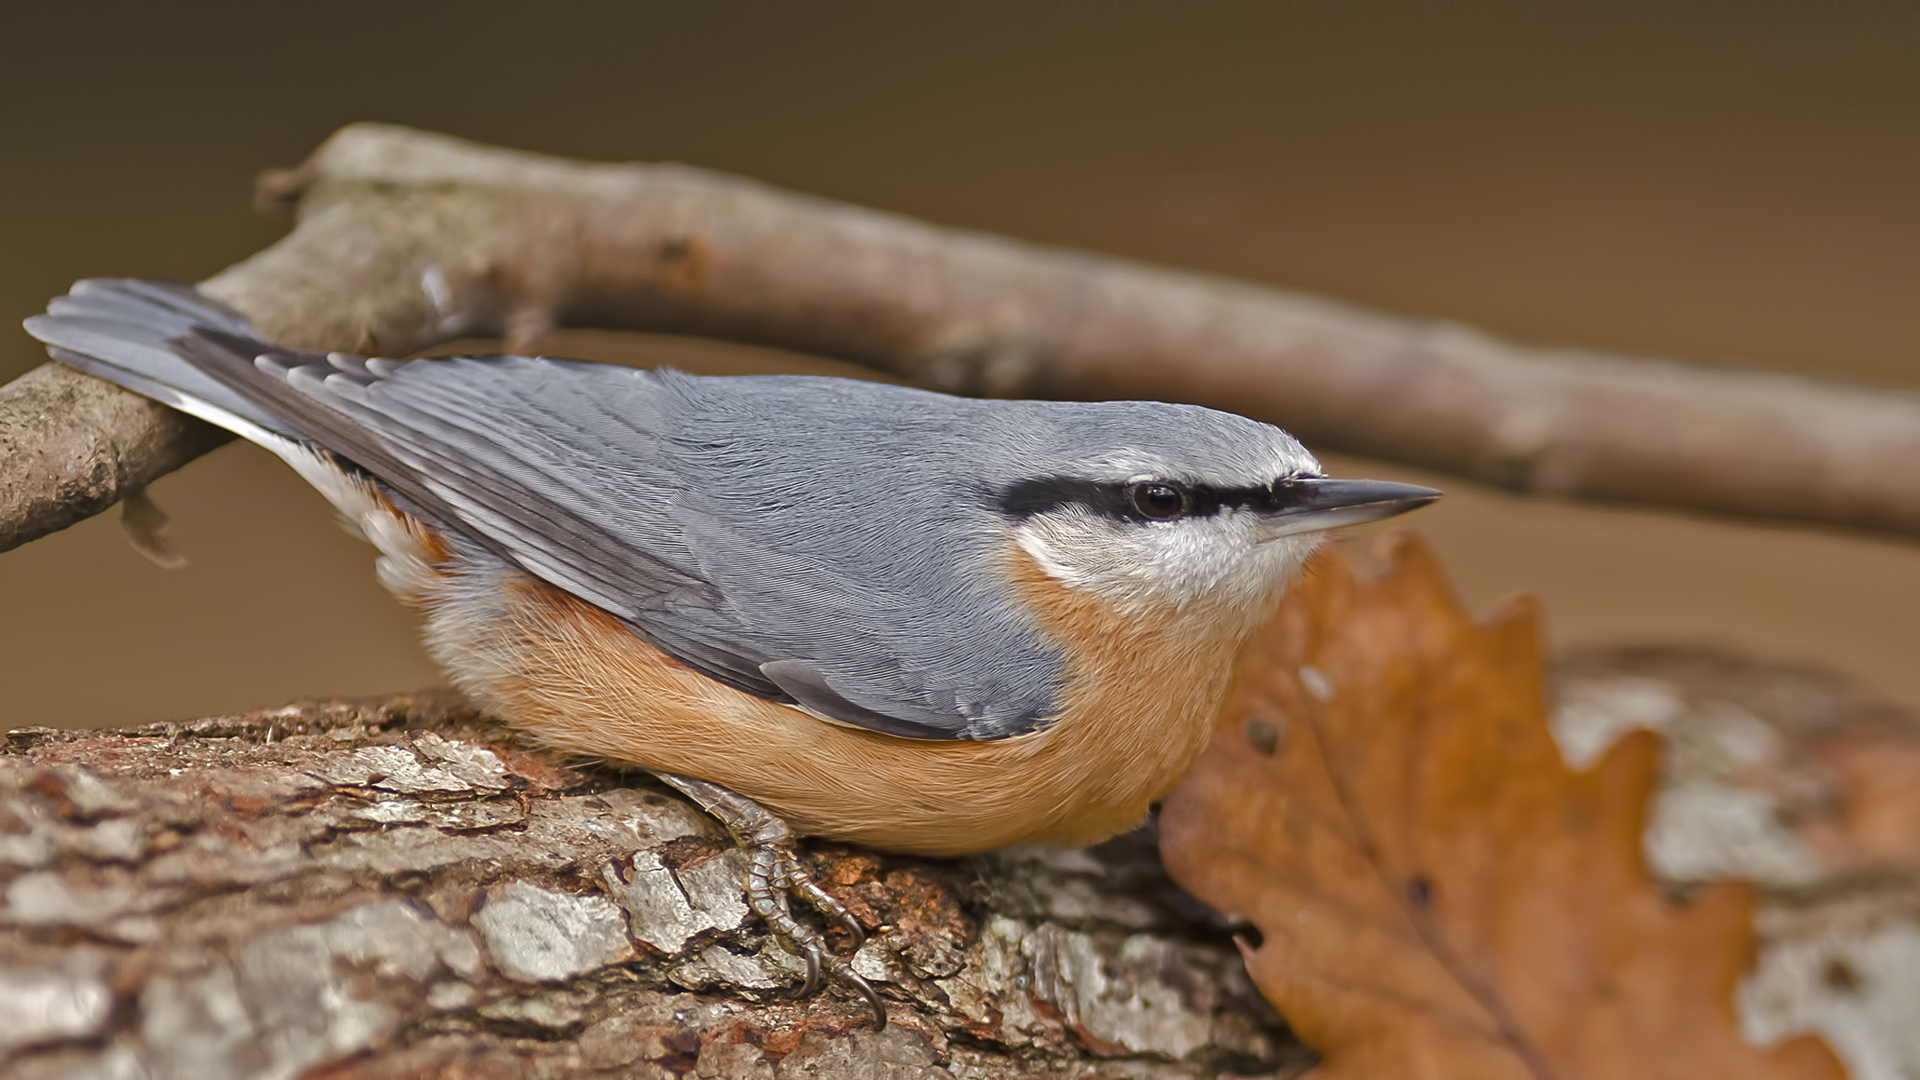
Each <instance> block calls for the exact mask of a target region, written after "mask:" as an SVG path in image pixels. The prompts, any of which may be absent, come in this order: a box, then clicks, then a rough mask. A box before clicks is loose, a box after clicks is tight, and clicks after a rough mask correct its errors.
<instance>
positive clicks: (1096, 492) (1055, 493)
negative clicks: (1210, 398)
mask: <svg viewBox="0 0 1920 1080" xmlns="http://www.w3.org/2000/svg"><path fill="white" fill-rule="evenodd" d="M1143 485H1165V486H1168V487H1176V488H1178V489H1179V490H1180V491H1181V492H1182V493H1184V495H1185V496H1186V508H1185V509H1184V510H1183V511H1182V512H1180V513H1177V514H1175V515H1172V516H1171V517H1165V516H1158V517H1156V516H1149V515H1148V514H1145V513H1142V512H1141V509H1140V507H1139V505H1138V504H1137V503H1136V502H1135V492H1136V489H1138V488H1140V487H1141V486H1143ZM1306 496H1307V490H1306V487H1305V485H1298V484H1293V483H1290V482H1288V481H1287V480H1278V481H1275V482H1274V483H1273V484H1271V485H1265V484H1263V485H1258V486H1251V485H1250V486H1247V487H1214V486H1212V485H1209V484H1181V483H1177V482H1176V481H1171V480H1149V481H1141V482H1137V483H1109V482H1105V481H1099V480H1083V479H1079V478H1077V477H1068V476H1042V477H1036V478H1034V479H1031V480H1022V481H1020V482H1019V483H1016V484H1014V485H1012V486H1011V487H1009V488H1007V489H1006V490H1005V491H1003V492H1000V493H999V495H998V496H997V498H996V500H995V501H996V502H997V503H998V504H999V509H1000V512H1001V513H1003V514H1006V515H1007V516H1008V517H1010V518H1013V519H1014V520H1016V521H1025V520H1026V519H1028V518H1030V517H1033V516H1034V515H1036V514H1044V513H1047V512H1049V511H1055V510H1064V509H1066V508H1068V507H1076V506H1077V507H1079V508H1081V509H1083V510H1091V511H1093V512H1094V513H1097V514H1100V515H1102V516H1104V517H1110V518H1114V519H1116V520H1119V521H1136V522H1138V521H1156V520H1159V521H1170V520H1173V519H1174V518H1180V517H1210V516H1212V515H1214V514H1217V513H1219V512H1220V511H1221V510H1222V509H1223V508H1227V507H1244V508H1247V509H1251V510H1257V511H1261V512H1264V513H1273V512H1276V511H1280V510H1285V509H1286V508H1287V507H1289V506H1292V505H1296V504H1298V503H1299V502H1300V501H1301V500H1303V499H1304V498H1306Z"/></svg>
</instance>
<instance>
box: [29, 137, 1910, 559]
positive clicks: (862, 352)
mask: <svg viewBox="0 0 1920 1080" xmlns="http://www.w3.org/2000/svg"><path fill="white" fill-rule="evenodd" d="M262 190H263V192H264V193H265V194H266V195H268V196H269V197H274V198H280V199H285V200H297V201H298V205H299V223H298V226H297V227H296V228H295V229H294V230H293V232H292V233H290V234H289V235H288V236H287V237H286V238H284V239H283V240H281V241H280V242H279V243H277V244H275V245H274V246H272V247H270V248H268V249H266V250H265V251H262V252H260V253H259V254H257V255H255V256H253V257H252V258H250V259H248V260H246V261H245V262H242V263H240V264H238V265H236V266H234V267H232V268H230V269H228V270H226V271H224V272H222V273H220V274H219V275H217V276H215V277H214V278H213V279H211V280H210V281H208V282H206V283H205V285H204V288H206V290H207V291H208V292H209V293H211V294H213V295H215V296H217V297H219V298H221V299H223V300H226V301H228V302H229V303H231V304H233V305H234V306H235V307H238V308H239V309H240V310H242V311H244V312H246V313H247V314H248V315H250V316H251V317H252V318H253V319H254V320H255V321H256V323H257V325H258V326H259V327H260V328H261V329H262V330H263V331H264V332H266V333H267V334H269V335H270V336H274V337H277V338H279V339H280V340H282V341H283V342H285V343H287V344H291V345H305V346H313V347H325V348H334V349H350V350H356V351H377V352H381V353H385V354H388V355H397V354H404V353H407V352H410V351H413V350H416V349H419V348H422V347H425V346H428V345H432V344H434V343H436V342H440V341H445V340H448V339H451V338H454V337H460V336H470V335H491V334H498V335H503V336H505V337H506V338H507V339H508V340H509V341H510V342H526V341H529V340H532V339H533V338H535V337H538V336H539V335H540V334H541V333H544V332H545V331H547V330H549V329H551V328H554V327H557V326H583V327H584V326H590V327H602V328H610V329H632V330H648V331H666V332H675V333H688V334H700V335H706V336H710V337H716V338H726V339H731V340H736V341H747V342H757V343H763V344H771V345H778V346H783V347H786V348H791V349H798V350H803V351H807V352H812V353H818V354H821V355H825V356H833V357H839V358H843V359H848V360H853V361H856V362H859V363H863V364H867V365H871V366H873V367H876V368H880V369H884V370H887V371H891V372H894V373H897V374H900V375H903V376H905V377H907V378H909V379H911V380H913V381H916V382H918V383H921V384H923V385H928V386H932V387H936V388H939V389H943V390H950V391H956V392H961V393H973V394H992V395H1003V396H1013V395H1019V396H1042V397H1045V396H1058V397H1082V398H1100V397H1144V398H1163V399H1170V400H1186V401H1195V402H1199V403H1202V404H1207V405H1214V406H1219V407H1223V408H1229V409H1233V410H1236V411H1239V412H1243V413H1246V414H1248V415H1251V416H1256V417H1259V418H1261V419H1264V420H1270V421H1273V422H1275V423H1278V424H1281V425H1282V426H1285V427H1287V428H1288V429H1289V430H1292V431H1293V432H1295V433H1296V434H1298V435H1300V436H1301V437H1302V438H1303V439H1305V440H1306V441H1308V442H1309V443H1310V444H1313V445H1316V446H1319V447H1323V448H1326V449H1329V450H1340V451H1349V452H1353V453H1359V454H1367V455H1373V456H1376V457H1381V458H1386V459H1389V460H1397V461H1404V462H1408V463H1410V464H1415V465H1420V466H1424V467H1428V468H1434V469H1440V470H1443V471H1449V472H1453V473H1457V474H1459V475H1462V476H1468V477H1472V478H1475V479H1478V480H1482V481H1485V482H1488V483H1492V484H1497V485H1500V486H1503V487H1508V488H1512V489H1515V490H1520V491H1526V492H1534V493H1539V494H1545V495H1554V496H1568V497H1585V498H1598V499H1614V500H1628V501H1638V502H1646V503H1655V504H1663V505H1668V506H1679V507H1689V508H1696V509H1701V510H1710V511H1717V512H1723V513H1736V514H1748V515H1759V516H1768V517H1780V518H1788V519H1797V520H1803V521H1814V522H1823V523H1829V524H1838V525H1847V526H1854V527H1860V528H1870V529H1883V530H1888V531H1893V532H1902V533H1908V534H1920V393H1915V392H1912V391H1908V390H1901V389H1892V388H1873V387H1869V386H1865V385H1857V384H1850V383H1845V382H1840V381H1837V380H1823V379H1815V378H1808V377H1800V376H1793V375H1785V374H1776V373H1769V372H1762V371H1756V370H1747V369H1739V368H1722V367H1706V366H1695V365H1687V364H1681V363H1675V362H1669V361H1659V360H1645V359H1631V358H1626V357H1619V356H1608V355H1602V354H1597V353H1589V352H1577V351H1573V350H1551V349H1538V348H1526V347H1521V346H1516V345H1512V344H1509V343H1505V342H1502V341H1499V340H1496V339H1493V338H1490V337H1487V336H1484V335H1482V334H1479V333H1476V332H1474V331H1471V330H1468V329H1465V328H1463V327H1459V326H1455V325H1451V324H1446V323H1439V322H1433V321H1426V320H1416V319H1408V318H1400V317H1395V316H1389V315H1384V314H1379V313H1375V312H1369V311H1363V310H1359V309H1356V308H1351V307H1346V306H1343V305H1339V304H1335V303H1332V302H1329V301H1326V300H1321V299H1317V298H1313V297H1309V296H1303V295H1299V294H1294V293H1288V292H1284V291H1281V290H1277V289H1269V288H1261V287H1256V286H1252V285H1245V284H1237V283H1234V282H1230V281H1224V280H1220V279H1215V278H1208V277H1203V276H1200V275H1195V274H1188V273H1181V272H1177V271H1171V270H1162V269H1155V268H1152V267H1147V266H1142V265H1138V264H1134V263H1129V262H1125V261H1122V260H1118V259H1109V258H1101V257H1096V256H1091V255H1085V254H1077V253H1073V252H1067V251H1058V250H1052V249H1047V248H1041V247H1036V246H1033V245H1028V244H1022V243H1018V242H1015V241H1011V240H1005V239H1001V238H997V237H992V236H987V235H982V234H977V233H967V232H959V231H955V230H949V229H941V228H936V227H933V226H929V225H925V224H922V223H919V222H916V221H911V220H908V219H905V218H901V217H896V216H892V215H888V214H881V213H877V212H873V211H869V210H863V209H860V208H857V207H852V206H846V205H843V204H838V203H832V202H828V201H824V200H820V199H813V198H807V197H804V196H800V195H794V194H790V193H786V192H781V191H777V190H774V189H771V188H767V187H764V186H762V185H759V184H755V183H752V182H750V181H746V180H740V179H736V178H732V177H726V176H720V175H716V174H712V173H707V172H702V171H699V170H696V169H691V168H686V167H683V166H678V165H590V164H582V163H577V162H570V161H563V160H558V159H552V158H545V157H539V156H536V155H532V154H525V153H518V152H513V151H506V150H498V149H492V148H488V147H482V146H476V145H473V144H469V143H464V142H460V141H458V140H454V139H450V138H447V137H444V136H439V135H431V134H425V133H421V132H415V131H410V130H406V129H402V128H396V127H388V126H381V125H372V124H360V125H355V126H352V127H348V128H345V129H343V130H342V131H340V132H339V133H337V134H335V135H334V136H333V137H332V138H331V139H329V140H328V141H327V142H326V143H325V144H324V145H323V146H321V147H320V149H319V150H318V151H316V152H315V154H314V155H313V157H312V158H311V159H309V160H308V161H307V162H306V163H305V164H304V165H302V166H301V167H300V168H298V169H295V170H292V171H290V172H287V173H281V174H274V175H270V176H269V177H267V178H266V179H265V180H264V181H263V186H262ZM31 378H33V379H35V380H39V381H38V382H33V383H28V382H25V381H23V382H21V383H15V384H14V385H13V386H11V387H9V388H7V389H5V390H0V446H3V447H6V448H8V449H11V450H12V451H13V452H12V453H10V454H9V455H8V456H7V458H6V460H5V464H4V466H0V468H4V469H5V474H4V477H5V478H4V481H0V484H3V485H4V486H0V549H3V548H6V547H11V546H14V545H16V544H19V543H23V542H25V541H26V540H28V539H31V538H32V537H34V536H38V535H41V534H44V533H46V532H49V531H51V530H53V529H57V528H61V527H64V526H65V525H67V524H71V523H72V522H73V521H74V520H77V519H78V518H79V517H83V516H85V515H86V514H88V513H92V512H95V511H97V510H98V509H99V508H101V507H103V506H105V505H108V504H110V503H111V502H112V501H113V500H114V499H115V498H117V497H118V495H119V493H120V492H121V491H123V490H125V489H126V488H128V487H133V486H138V485H139V484H143V483H145V482H146V481H148V480H151V479H152V478H153V477H154V476H156V475H159V474H160V473H162V472H164V471H166V470H167V469H168V468H171V467H175V466H177V465H178V464H179V463H180V462H181V461H184V460H186V459H187V458H190V457H191V456H193V454H194V453H195V452H198V451H201V450H204V449H205V448H206V447H207V446H209V445H211V442H210V441H209V440H208V439H207V438H206V437H205V436H204V435H203V434H199V433H193V434H189V433H190V432H193V431H194V429H193V428H192V426H191V425H187V424H184V423H181V422H178V421H167V422H166V423H168V424H171V426H170V427H162V426H160V425H161V424H162V421H161V420H160V419H159V417H158V414H157V413H156V412H155V411H154V410H151V409H132V408H131V407H130V406H127V405H124V404H120V405H110V404H108V403H109V402H110V401H112V400H113V399H114V398H115V397H116V395H117V393H118V392H117V391H116V392H110V391H108V390H107V389H105V388H102V387H92V386H89V387H87V388H86V389H85V390H81V389H78V386H79V385H80V383H79V382H78V381H77V380H73V379H70V378H69V379H66V380H65V382H64V383H60V384H58V385H60V386H62V387H65V389H63V390H62V393H63V394H64V395H66V396H65V397H63V398H62V399H61V400H63V401H65V402H67V403H68V404H67V405H66V406H64V407H67V408H71V409H73V410H76V416H77V419H76V420H75V421H74V422H72V423H66V424H63V423H60V422H58V421H57V420H53V421H50V420H49V419H48V417H49V416H50V415H51V414H50V413H49V412H48V409H49V408H51V407H52V406H50V405H49V404H48V402H47V401H46V396H47V395H46V392H45V389H46V387H45V380H47V379H49V378H51V376H47V375H45V374H40V375H36V376H32V377H31ZM36 417H38V418H40V419H38V420H36V419H35V418H36ZM23 451H26V452H23ZM76 477H79V478H83V479H80V480H76V479H75V478H76Z"/></svg>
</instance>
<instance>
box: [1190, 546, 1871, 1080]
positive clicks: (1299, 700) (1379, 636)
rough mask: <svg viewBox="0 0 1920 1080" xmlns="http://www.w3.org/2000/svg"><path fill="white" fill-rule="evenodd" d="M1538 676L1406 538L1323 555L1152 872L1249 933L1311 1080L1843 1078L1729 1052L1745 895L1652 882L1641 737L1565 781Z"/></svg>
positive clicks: (1523, 630)
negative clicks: (1680, 897)
mask: <svg viewBox="0 0 1920 1080" xmlns="http://www.w3.org/2000/svg"><path fill="white" fill-rule="evenodd" d="M1542 681H1543V677H1542V669H1541V662H1540V655H1539V645H1538V641H1537V636H1536V633H1535V628H1534V618H1533V614H1532V611H1531V608H1530V607H1527V606H1525V605H1517V606H1515V607H1514V608H1512V609H1510V610H1509V611H1507V612H1505V613H1503V614H1501V615H1499V616H1497V617H1496V618H1495V619H1494V620H1493V621H1492V622H1491V624H1490V625H1488V626H1485V627H1480V626H1475V625H1474V624H1473V623H1471V622H1470V621H1469V620H1468V619H1467V618H1466V616H1465V615H1464V614H1463V613H1462V612H1461V610H1460V609H1459V607H1458V606H1457V605H1456V604H1455V603H1454V601H1453V599H1452V597H1451V596H1450V595H1449V593H1448V591H1447V588H1446V585H1445V583H1444V582H1443V581H1442V579H1441V575H1440V572H1439V569H1438V567H1437V566H1436V565H1435V564H1434V561H1433V559H1432V557H1431V556H1430V555H1429V554H1427V552H1426V551H1425V550H1424V549H1423V548H1421V547H1419V546H1417V545H1416V544H1414V543H1413V542H1411V541H1406V540H1403V541H1401V542H1400V543H1399V544H1398V545H1397V547H1396V548H1395V550H1394V552H1393V559H1392V567H1391V569H1390V570H1389V571H1388V572H1387V573H1385V574H1384V575H1382V576H1381V577H1379V578H1376V579H1371V580H1359V579H1357V578H1356V576H1355V574H1354V572H1353V570H1352V568H1351V567H1350V566H1349V565H1348V564H1347V563H1346V562H1345V561H1344V560H1342V559H1341V558H1340V557H1339V556H1338V555H1334V554H1328V555H1326V556H1323V557H1322V558H1320V559H1318V560H1316V561H1315V563H1314V564H1313V565H1312V567H1311V568H1310V569H1309V573H1308V576H1307V578H1306V580H1304V581H1302V582H1301V583H1300V584H1299V585H1298V586H1296V587H1295V588H1294V589H1293V590H1292V592H1291V593H1290V594H1289V596H1288V597H1287V600H1286V602H1285V604H1284V605H1283V606H1282V608H1281V610H1280V612H1279V614H1278V615H1277V616H1276V617H1275V618H1274V620H1273V622H1272V623H1271V624H1270V625H1269V626H1268V627H1267V628H1266V629H1265V630H1263V631H1262V632H1261V633H1260V634H1259V635H1258V636H1257V637H1256V639H1255V640H1254V641H1253V642H1252V643H1251V644H1250V645H1249V647H1248V650H1247V653H1246V655H1245V656H1244V657H1243V659H1242V662H1241V667H1240V671H1239V675H1238V679H1237V682H1236V684H1235V688H1234V690H1233V693H1232V694H1231V696H1230V697H1229V699H1228V702H1227V705H1226V707H1225V709H1224V710H1223V712H1222V715H1221V719H1220V727H1219V729H1218V730H1217V731H1216V732H1215V735H1214V740H1213V744H1212V745H1211V746H1210V747H1209V749H1208V750H1207V752H1206V754H1205V756H1204V757H1203V758H1202V759H1201V762H1200V764H1199V765H1198V766H1197V767H1196V768H1195V769H1194V771H1193V773H1192V774H1191V775H1190V776H1189V777H1188V778H1187V780H1186V781H1185V783H1183V784H1182V785H1181V787H1180V789H1179V790H1178V791H1176V792H1175V793H1174V794H1173V796H1172V797H1171V798H1170V799H1169V800H1168V803H1167V806H1166V809H1165V812H1164V814H1163V817H1162V826H1161V828H1162V840H1161V850H1162V853H1163V855H1164V857H1165V859H1166V863H1167V867H1168V869H1169V870H1170V871H1171V872H1172V874H1173V876H1174V878H1175V880H1177V881H1179V882H1180V884H1181V885H1182V886H1184V887H1185V888H1186V889H1188V890H1189V891H1190V892H1192V893H1193V894H1194V895H1195V896H1198V897H1199V898H1200V899H1202V900H1204V901H1206V902H1207V903H1209V904H1212V905H1213V906H1214V907H1216V908H1219V909H1220V910H1222V911H1227V912H1231V913H1235V914H1237V915H1238V916H1241V917H1244V918H1245V919H1247V920H1249V921H1250V922H1252V923H1253V924H1254V925H1255V926H1257V927H1258V928H1259V930H1260V932H1261V934H1262V935H1263V938H1264V940H1263V942H1262V943H1261V945H1260V946H1259V947H1258V948H1252V947H1246V948H1245V952H1246V956H1247V966H1248V969H1249V970H1250V971H1251V972H1252V974H1253V977H1254V980H1255V981H1256V982H1257V983H1259V985H1260V987H1261V989H1262V990H1263V991H1264V992H1265V993H1266V995H1267V997H1268V999H1269V1000H1271V1001H1272V1002H1273V1003H1274V1005H1275V1006H1276V1007H1278V1008H1279V1009H1280V1011H1281V1012H1282V1013H1283V1014H1284V1015H1285V1016H1286V1017H1287V1019H1288V1020H1289V1021H1290V1022H1291V1023H1292V1024H1293V1026H1294V1028H1295V1030H1296V1031H1298V1032H1299V1034H1300V1037H1301V1038H1302V1039H1303V1040H1304V1041H1305V1042H1306V1043H1307V1044H1308V1045H1309V1046H1312V1047H1314V1048H1315V1049H1317V1050H1319V1051H1320V1052H1321V1053H1322V1054H1323V1055H1324V1056H1325V1061H1324V1064H1322V1065H1321V1066H1320V1067H1319V1069H1318V1070H1317V1071H1316V1072H1315V1074H1314V1075H1315V1076H1316V1078H1318V1080H1336V1078H1344V1077H1364V1078H1366V1080H1402V1078H1420V1080H1429V1078H1432V1080H1438V1078H1471V1080H1506V1078H1514V1080H1520V1078H1532V1080H1539V1078H1547V1077H1552V1078H1557V1080H1571V1078H1580V1080H1649V1078H1674V1080H1680V1078H1687V1080H1700V1078H1710V1077H1711V1078H1718V1077H1739V1078H1742V1080H1776V1078H1787V1077H1791V1078H1795V1080H1800V1078H1805V1080H1837V1078H1839V1077H1841V1076H1842V1075H1843V1073H1842V1070H1841V1068H1840V1065H1839V1063H1838V1061H1837V1060H1836V1059H1835V1058H1834V1057H1833V1055H1832V1054H1831V1052H1830V1051H1828V1049H1827V1048H1826V1046H1825V1045H1824V1044H1823V1043H1821V1042H1820V1041H1818V1040H1817V1039H1814V1038H1812V1037H1800V1038H1795V1039H1792V1040H1789V1041H1786V1042H1784V1043H1781V1044H1779V1045H1776V1046H1774V1047H1771V1048H1768V1049H1756V1048H1753V1047H1750V1046H1748V1045H1747V1044H1745V1043H1744V1042H1742V1041H1741V1038H1740V1034H1739V1027H1738V1022H1737V1020H1736V1018H1735V1015H1734V1011H1733V991H1734V987H1735V984H1736V983H1737V981H1738V980H1739V978H1740V976H1741V974H1742V973H1743V972H1744V971H1745V969H1746V968H1747V965H1748V963H1749V961H1750V960H1751V957H1752V952H1753V941H1754V937H1753V930H1752V926H1751V918H1750V916H1751V910H1752V903H1753V900H1752V893H1751V891H1750V890H1749V889H1748V888H1747V887H1745V886H1743V885H1735V884H1722V885H1714V886H1710V887H1707V888H1703V889H1700V890H1698V891H1696V892H1694V893H1693V894H1692V895H1691V896H1690V897H1689V898H1688V899H1687V900H1686V902H1684V903H1678V904H1677V903H1674V902H1672V901H1670V900H1669V899H1667V898H1666V897H1665V896H1663V895H1662V894H1661V892H1660V891H1659V890H1658V889H1657V888H1656V887H1655V886H1654V885H1653V883H1652V882H1651V880H1650V879H1649V878H1648V876H1647V872H1646V869H1645V867H1644V866H1643V865H1642V860H1641V839H1640V837H1641V829H1642V826H1643V825H1644V824H1645V818H1646V812H1647V799H1648V796H1649V794H1650V793H1651V792H1652V790H1653V786H1654V781H1655V771H1656V755H1657V752H1658V742H1657V739H1656V737H1654V736H1653V735H1651V734H1650V733H1646V732H1641V733H1637V734H1634V735H1630V736H1628V737H1627V738H1625V739H1623V740H1621V741H1620V742H1619V743H1617V744H1616V745H1615V746H1614V747H1613V748H1612V749H1611V750H1610V751H1609V752H1608V753H1607V754H1606V755H1605V756H1604V757H1603V758H1602V759H1601V761H1600V762H1599V763H1598V764H1597V765H1595V767H1594V768H1592V769H1591V770H1589V771H1585V772H1577V771H1575V770H1573V769H1571V768H1569V767H1568V766H1567V765H1566V764H1565V762H1564V761H1563V760H1562V759H1561V757H1560V754H1559V751H1558V749H1557V748H1556V746H1555V745H1554V743H1553V740H1552V736H1551V735H1550V734H1549V731H1548V728H1547V721H1546V712H1545V708H1544V703H1543V701H1542Z"/></svg>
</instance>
